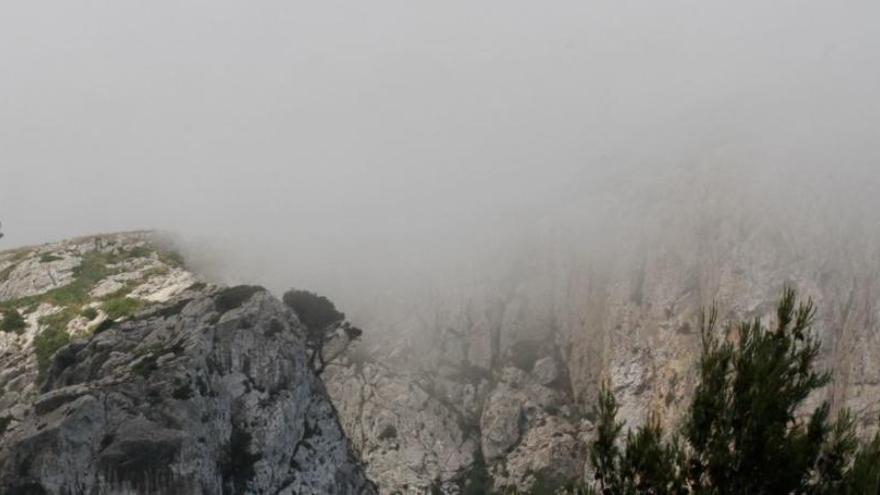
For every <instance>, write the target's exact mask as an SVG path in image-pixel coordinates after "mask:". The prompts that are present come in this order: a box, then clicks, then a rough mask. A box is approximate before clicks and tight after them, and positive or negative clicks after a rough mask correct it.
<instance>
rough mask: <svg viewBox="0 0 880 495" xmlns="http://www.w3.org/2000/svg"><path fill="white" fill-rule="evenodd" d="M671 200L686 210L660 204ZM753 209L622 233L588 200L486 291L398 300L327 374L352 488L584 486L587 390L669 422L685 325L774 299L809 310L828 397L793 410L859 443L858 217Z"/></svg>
mask: <svg viewBox="0 0 880 495" xmlns="http://www.w3.org/2000/svg"><path fill="white" fill-rule="evenodd" d="M683 187H684V186H683ZM718 190H724V189H723V188H718ZM678 193H681V194H680V197H682V198H686V197H692V196H693V194H690V193H688V195H686V194H684V193H685V191H670V194H672V197H676V196H675V194H678ZM767 197H768V195H764V194H761V195H758V194H756V195H754V196H749V195H745V194H744V195H742V196H737V195H736V194H733V193H731V195H730V197H729V198H724V199H719V198H716V197H712V198H710V200H706V201H705V203H706V205H705V207H704V208H690V209H689V208H688V207H687V204H686V201H685V200H684V199H683V200H682V201H681V203H684V204H683V205H682V204H676V205H674V206H669V202H668V201H666V200H664V201H656V198H655V197H646V199H644V200H643V201H644V202H650V205H649V206H650V207H652V208H654V211H653V213H652V215H651V217H650V218H651V222H643V221H641V219H636V220H632V219H629V218H626V215H627V211H625V210H624V206H623V205H625V204H626V203H625V202H624V201H620V200H619V199H614V201H612V202H609V204H611V205H615V207H620V209H619V210H608V209H604V210H600V209H599V207H600V206H601V205H600V204H598V203H601V201H597V202H596V203H597V204H596V205H592V206H595V208H596V211H598V212H599V213H600V214H599V215H596V217H600V218H598V219H596V220H595V221H594V222H593V223H592V224H589V225H588V226H587V227H585V228H584V230H586V232H583V231H579V232H572V229H571V228H570V226H571V225H572V224H573V223H574V222H570V221H567V220H566V221H564V222H562V223H561V224H562V225H563V226H564V227H565V228H552V226H551V228H548V229H546V230H544V231H543V232H541V233H540V235H536V236H534V237H533V238H532V239H531V243H530V245H528V246H527V247H526V248H524V249H522V250H520V251H519V253H518V254H517V255H515V256H511V257H510V258H511V259H510V260H507V261H505V263H502V264H501V265H503V267H502V269H501V270H499V271H498V272H497V273H495V274H494V275H493V276H482V277H479V278H477V277H470V278H468V277H462V280H463V281H465V282H462V283H459V284H458V285H453V286H450V287H443V288H438V289H435V290H433V291H430V292H428V291H426V293H425V294H424V295H423V296H422V295H419V294H410V295H406V296H404V297H403V299H405V300H406V302H407V303H408V304H403V305H399V309H395V310H394V311H392V312H391V314H390V315H388V316H387V317H386V318H384V319H383V318H382V317H381V316H380V317H378V318H377V320H379V321H382V324H373V325H367V328H368V329H369V330H373V331H372V332H368V334H367V335H366V339H365V342H364V344H363V346H362V348H361V349H359V350H357V352H354V353H352V354H351V355H350V356H349V357H348V360H347V361H343V362H340V363H338V364H337V366H336V367H335V369H331V370H329V371H328V373H327V376H326V381H327V382H328V389H329V391H330V394H331V396H332V397H333V399H334V401H335V402H336V403H337V405H338V407H339V410H340V415H341V420H342V424H343V426H344V427H345V428H346V430H347V431H348V432H349V434H350V436H351V438H352V441H353V442H354V443H355V445H356V446H357V447H358V448H359V450H360V451H361V453H362V455H363V457H364V459H365V460H366V461H368V467H367V470H368V475H369V476H370V477H371V478H372V479H374V480H375V481H376V482H377V483H378V484H379V485H380V486H381V487H382V488H383V489H385V491H386V492H387V493H395V492H399V493H423V492H429V491H430V490H433V489H439V490H440V491H441V492H442V493H460V492H461V491H462V490H463V487H464V486H467V485H468V483H469V481H468V480H469V479H470V480H475V479H483V480H485V479H489V480H491V481H490V482H489V484H491V485H493V486H494V487H495V488H503V487H512V486H516V487H520V488H523V487H530V486H534V485H536V484H543V485H544V486H546V485H548V484H550V485H552V484H553V483H555V482H557V481H561V480H565V479H571V478H578V477H583V476H585V475H588V471H589V469H590V468H589V466H588V463H587V461H586V448H587V445H588V441H589V438H590V437H591V435H592V433H593V425H592V421H591V419H592V417H591V409H592V406H593V404H594V401H595V397H596V395H597V392H598V390H599V386H600V384H601V383H602V381H603V380H608V382H609V383H610V384H611V386H612V388H613V391H614V392H615V394H616V396H617V397H618V399H619V401H620V403H621V415H622V418H623V419H625V420H626V422H627V424H628V426H637V425H639V424H641V423H642V422H643V421H644V420H645V418H646V416H647V414H648V413H649V412H655V413H657V414H658V415H659V417H660V418H661V420H662V421H663V422H664V423H665V424H666V425H673V424H675V423H676V421H677V418H679V417H680V415H681V413H682V412H683V411H684V410H685V408H686V407H687V405H688V401H689V397H690V393H691V391H692V390H693V388H694V385H695V379H696V366H695V365H696V359H697V358H698V356H699V351H700V337H699V329H698V326H699V323H698V322H699V314H700V311H701V309H702V308H705V307H708V306H710V305H713V304H715V305H717V307H718V309H719V311H720V315H721V317H722V320H724V321H734V320H738V319H742V318H755V317H758V318H763V319H766V320H772V318H773V315H772V310H773V308H774V307H775V303H776V301H777V300H778V297H779V296H780V294H781V292H782V289H783V287H785V286H790V287H793V288H795V289H797V290H799V291H800V294H801V295H802V296H804V297H810V298H812V299H813V300H814V301H815V303H816V306H817V307H818V309H819V314H818V320H817V323H816V326H815V331H816V332H817V333H818V335H819V337H820V338H821V341H822V352H823V354H822V358H821V361H822V366H823V367H824V368H826V369H828V370H830V371H831V372H832V373H833V382H832V383H831V384H830V385H829V386H828V387H826V388H825V389H823V390H822V391H821V393H820V394H817V395H816V396H813V397H811V398H810V400H811V401H813V402H818V401H822V400H828V401H829V402H830V403H831V404H832V406H833V407H835V408H840V407H849V408H851V409H852V410H853V411H854V413H855V414H856V416H857V418H859V426H860V428H861V429H862V431H863V432H865V433H866V434H867V433H870V432H872V431H873V430H874V429H876V427H877V417H878V413H880V360H878V359H877V356H878V355H880V323H878V322H880V286H878V283H880V282H878V281H880V249H878V245H880V242H878V239H880V235H878V234H880V233H878V231H877V224H876V223H871V222H870V219H872V218H876V216H875V214H872V213H871V212H868V211H865V212H864V215H863V216H862V217H859V218H860V220H858V221H855V220H853V221H852V224H845V225H843V224H841V220H840V218H841V217H844V215H838V216H835V214H834V211H835V210H834V209H833V208H830V207H828V204H827V202H824V203H823V202H821V201H819V200H818V199H817V197H815V196H810V195H806V196H805V197H804V198H803V201H798V202H796V203H795V202H793V201H791V195H790V194H786V195H783V196H780V197H782V198H784V201H783V200H780V201H779V202H778V204H776V203H773V202H768V201H766V200H765V199H766V198H767ZM756 198H759V199H756ZM825 199H826V200H827V199H829V198H825ZM636 201H637V199H633V204H635V202H636ZM727 201H729V204H727V203H725V206H724V208H717V207H716V205H715V203H717V202H727ZM749 201H753V202H754V203H753V204H749V206H748V207H742V203H748V202H749ZM785 201H788V203H785ZM811 203H812V204H811ZM866 204H867V203H866ZM664 205H666V208H664ZM631 210H632V211H633V212H634V213H633V216H636V215H638V214H639V212H644V211H646V210H645V208H643V207H642V206H640V205H638V204H635V206H632V208H631ZM621 211H622V212H621ZM854 215H855V214H854V213H853V211H847V212H846V215H845V217H852V218H856V217H855V216H854ZM483 275H485V274H483ZM467 281H470V282H467Z"/></svg>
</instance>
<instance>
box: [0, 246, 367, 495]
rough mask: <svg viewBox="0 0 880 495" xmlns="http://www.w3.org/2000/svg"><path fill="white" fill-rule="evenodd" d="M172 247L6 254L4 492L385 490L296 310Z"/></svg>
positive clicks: (2, 296)
mask: <svg viewBox="0 0 880 495" xmlns="http://www.w3.org/2000/svg"><path fill="white" fill-rule="evenodd" d="M160 246H161V243H158V244H157V242H156V240H155V239H154V238H152V237H151V236H149V235H147V234H139V233H135V234H123V235H116V236H100V237H93V238H85V239H78V240H74V241H68V242H64V243H60V244H55V245H48V246H41V247H38V248H28V249H22V250H18V251H14V252H6V253H2V254H0V274H2V275H0V276H2V279H0V305H2V307H3V309H4V318H3V322H2V323H3V324H4V326H3V328H4V330H5V331H4V332H2V333H0V367H2V370H0V389H2V397H0V424H2V432H0V493H10V494H15V493H22V494H31V493H33V494H39V493H46V494H73V493H83V494H117V493H162V494H175V493H179V494H198V493H204V494H219V493H278V494H328V493H335V494H370V493H375V489H374V487H373V485H372V484H371V483H370V482H369V481H368V480H367V478H366V477H365V475H364V472H363V470H362V467H361V464H360V462H359V460H358V457H357V455H356V453H355V452H354V451H353V450H352V448H351V445H350V444H349V442H348V440H347V438H346V436H345V434H344V431H343V430H342V428H341V427H340V424H339V422H338V420H337V416H336V411H335V409H334V407H333V405H332V403H331V402H330V401H329V399H328V397H327V394H326V392H325V389H324V386H323V384H322V383H321V381H320V380H319V379H318V378H317V377H316V376H315V375H314V374H313V373H312V371H311V369H310V368H309V367H308V365H307V363H306V359H305V351H304V347H303V342H302V337H301V328H300V326H299V323H298V321H297V319H296V317H295V315H293V314H292V313H291V312H290V311H289V310H288V309H287V308H286V307H285V306H284V305H283V304H282V303H281V302H280V301H278V300H277V299H276V298H274V297H273V296H272V295H270V294H269V293H268V292H266V291H265V290H263V289H261V288H259V287H249V286H239V287H232V288H221V287H215V286H212V285H209V284H205V283H202V282H198V281H197V280H196V279H195V277H194V276H193V275H192V274H190V273H189V272H187V271H186V270H185V269H184V268H183V267H182V265H181V264H180V260H179V258H178V257H176V256H175V255H174V254H173V252H172V251H170V250H168V249H164V248H162V247H160ZM19 316H20V317H21V318H19Z"/></svg>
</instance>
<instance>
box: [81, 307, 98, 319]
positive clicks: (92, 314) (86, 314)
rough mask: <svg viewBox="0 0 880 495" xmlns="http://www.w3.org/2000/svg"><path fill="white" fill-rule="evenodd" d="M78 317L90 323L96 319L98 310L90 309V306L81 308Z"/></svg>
mask: <svg viewBox="0 0 880 495" xmlns="http://www.w3.org/2000/svg"><path fill="white" fill-rule="evenodd" d="M79 315H80V316H82V317H83V318H85V319H87V320H89V321H92V320H94V319H95V318H97V317H98V310H97V309H95V308H93V307H91V306H87V307H85V308H83V310H82V311H80V312H79Z"/></svg>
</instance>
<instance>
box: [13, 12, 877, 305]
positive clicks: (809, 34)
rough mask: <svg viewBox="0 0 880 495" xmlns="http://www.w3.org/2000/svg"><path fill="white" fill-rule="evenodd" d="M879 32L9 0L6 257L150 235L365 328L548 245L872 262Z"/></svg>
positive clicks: (792, 18) (803, 24)
mask: <svg viewBox="0 0 880 495" xmlns="http://www.w3.org/2000/svg"><path fill="white" fill-rule="evenodd" d="M878 17H880V4H878V3H877V2H870V1H853V2H843V3H840V2H838V3H831V2H819V1H809V2H795V1H779V2H757V1H754V2H752V1H748V2H736V3H735V4H734V3H729V2H697V1H673V2H662V3H660V2H574V1H561V2H554V3H553V4H544V3H538V2H521V1H514V2H509V1H508V2H494V1H492V2H483V3H477V4H475V3H473V2H467V3H465V2H432V3H413V2H395V1H378V2H369V3H363V4H352V3H345V2H276V1H267V2H261V3H259V4H253V3H244V2H231V1H226V0H223V1H211V2H208V1H187V2H158V3H157V2H149V3H144V2H135V1H117V2H90V1H81V2H49V3H42V2H6V3H4V4H2V5H0V62H2V63H0V220H2V221H3V225H4V233H5V234H6V237H5V238H4V239H3V241H2V242H3V245H2V247H3V248H7V247H15V246H20V245H27V244H35V243H42V242H48V241H52V240H59V239H63V238H67V237H71V236H79V235H84V234H90V233H100V232H113V231H123V230H132V229H145V228H148V229H158V230H162V231H168V232H171V233H172V234H173V235H175V236H176V237H177V238H178V239H179V240H180V243H181V245H182V246H184V250H185V251H186V254H187V256H188V258H189V259H190V260H191V261H192V262H193V263H194V264H195V265H196V266H197V267H199V268H200V269H203V270H204V271H205V272H209V273H211V274H213V275H214V276H216V277H218V278H221V279H223V280H224V281H229V282H245V281H247V282H256V283H262V284H265V285H267V286H269V287H271V288H273V289H275V290H280V289H282V288H284V287H287V286H297V287H305V288H311V289H315V290H318V291H321V292H323V293H327V294H328V295H329V296H331V297H333V298H337V297H338V298H340V299H341V300H342V301H343V302H345V303H346V304H347V305H349V306H356V305H357V304H358V303H359V302H360V303H361V304H363V301H372V300H373V298H375V297H376V295H377V294H405V293H407V291H410V290H413V288H430V287H440V286H448V285H457V284H468V283H473V282H474V281H479V280H481V279H482V278H485V277H491V276H494V275H493V274H496V273H500V272H503V270H504V268H503V267H504V266H506V264H507V263H508V262H510V261H511V260H513V259H516V258H517V257H521V256H526V255H529V254H528V253H530V252H531V251H529V250H530V249H533V248H534V246H535V242H536V241H535V239H540V238H541V237H542V236H544V235H546V234H547V233H548V232H555V233H560V232H562V233H563V234H564V237H565V238H566V239H567V240H568V241H567V242H570V243H571V245H570V248H571V249H572V250H575V251H578V252H581V253H584V255H585V256H595V257H600V256H613V255H614V253H615V252H617V251H618V250H619V249H620V248H621V246H624V245H627V244H630V243H633V242H642V243H646V242H647V243H648V244H650V242H649V241H646V240H645V239H653V238H654V237H658V238H659V237H663V238H669V237H670V236H673V237H674V235H673V234H672V232H674V231H676V229H680V228H688V227H687V226H686V225H685V226H684V227H682V225H684V224H687V222H688V221H690V220H689V219H692V218H694V215H697V214H709V213H711V218H710V219H709V220H707V221H711V222H724V221H734V220H736V219H741V218H742V217H744V216H752V217H755V216H757V217H760V218H762V219H763V221H765V222H768V223H770V224H773V225H788V226H793V227H792V228H794V229H795V230H793V231H792V232H796V233H797V235H800V234H804V233H812V236H811V237H809V239H810V242H812V243H826V242H827V243H828V245H829V246H830V245H832V244H834V245H837V244H835V242H839V241H840V239H847V238H850V239H865V240H866V241H865V242H867V243H868V244H867V245H869V246H876V244H874V241H875V240H876V239H877V235H878V230H880V213H878V212H880V209H878V207H880V200H878V197H880V194H878V192H880V161H878V158H880V95H878V88H880V31H878V30H877V29H876V19H878ZM737 221H738V220H737ZM813 223H817V225H819V226H820V227H815V228H813V227H811V225H813ZM672 225H677V227H673V226H672ZM830 226H835V228H834V229H832V228H830ZM554 235H555V234H554ZM636 238H639V239H641V240H640V241H636V240H635V239H636ZM853 242H855V241H853Z"/></svg>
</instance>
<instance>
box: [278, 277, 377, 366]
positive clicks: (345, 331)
mask: <svg viewBox="0 0 880 495" xmlns="http://www.w3.org/2000/svg"><path fill="white" fill-rule="evenodd" d="M282 300H283V301H284V304H286V305H287V307H289V308H290V309H292V310H293V312H294V313H296V316H297V317H298V318H299V321H300V323H302V324H303V326H304V327H305V330H306V336H305V337H306V350H307V351H308V353H309V364H310V365H311V366H312V368H313V369H314V370H315V372H316V373H317V374H319V375H320V374H321V373H322V372H323V371H324V368H325V367H326V366H327V363H328V362H330V361H332V360H333V359H335V358H336V357H338V356H339V355H340V354H342V352H344V350H345V348H346V347H347V345H348V344H349V343H351V342H352V341H354V340H357V339H359V338H360V336H361V335H362V334H363V331H362V330H361V329H360V328H358V327H356V326H354V325H352V324H351V323H350V322H349V321H348V320H346V319H345V313H342V312H341V311H339V310H337V309H336V305H335V304H333V302H332V301H330V300H329V299H327V298H326V297H324V296H319V295H317V294H315V293H314V292H309V291H305V290H296V289H291V290H289V291H287V292H286V293H285V294H284V296H283V298H282ZM340 340H342V342H341V343H340V345H337V346H334V347H335V352H334V351H330V353H329V354H325V353H326V352H327V347H328V346H329V344H330V343H331V342H340Z"/></svg>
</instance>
